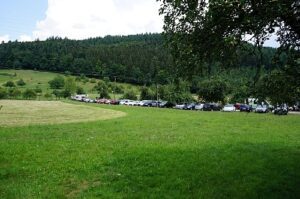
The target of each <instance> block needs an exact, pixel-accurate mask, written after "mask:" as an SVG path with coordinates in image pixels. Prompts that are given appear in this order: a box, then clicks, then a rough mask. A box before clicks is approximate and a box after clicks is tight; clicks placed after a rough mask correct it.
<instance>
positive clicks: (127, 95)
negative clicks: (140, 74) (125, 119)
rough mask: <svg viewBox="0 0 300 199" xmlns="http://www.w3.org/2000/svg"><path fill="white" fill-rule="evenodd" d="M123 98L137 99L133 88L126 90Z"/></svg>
mask: <svg viewBox="0 0 300 199" xmlns="http://www.w3.org/2000/svg"><path fill="white" fill-rule="evenodd" d="M122 98H123V99H131V100H137V96H136V93H135V91H134V90H133V89H129V90H126V91H125V92H124V95H123V96H122Z"/></svg>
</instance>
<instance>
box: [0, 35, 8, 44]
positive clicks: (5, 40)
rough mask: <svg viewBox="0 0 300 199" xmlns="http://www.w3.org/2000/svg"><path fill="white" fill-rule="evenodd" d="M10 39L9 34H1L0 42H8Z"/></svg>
mask: <svg viewBox="0 0 300 199" xmlns="http://www.w3.org/2000/svg"><path fill="white" fill-rule="evenodd" d="M9 40H10V36H9V35H0V43H2V42H8V41H9Z"/></svg>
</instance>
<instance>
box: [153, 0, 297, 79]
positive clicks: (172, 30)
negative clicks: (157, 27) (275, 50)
mask: <svg viewBox="0 0 300 199" xmlns="http://www.w3.org/2000/svg"><path fill="white" fill-rule="evenodd" d="M159 1H160V2H162V4H161V9H160V14H162V15H163V16H164V31H165V37H166V40H167V43H168V45H169V47H170V48H171V52H172V55H173V57H174V59H175V63H176V66H177V67H176V70H174V72H177V73H179V74H183V75H189V76H191V75H194V74H199V73H200V74H208V75H210V73H211V70H212V69H213V66H214V65H215V64H216V62H220V63H222V66H223V67H228V66H234V65H236V64H237V60H238V58H239V56H238V54H239V53H240V52H241V51H244V50H246V48H245V47H247V45H246V46H245V42H244V41H243V39H244V37H245V35H253V37H252V41H253V43H254V45H255V47H257V48H254V50H253V48H248V50H249V51H248V54H249V53H252V55H254V56H255V57H256V59H257V60H256V61H255V62H256V64H254V66H255V65H256V66H257V71H258V72H257V74H259V72H260V69H261V67H262V65H263V62H264V60H263V59H262V56H261V55H262V46H263V44H264V42H265V41H266V40H267V39H268V38H269V37H271V35H273V34H274V33H276V35H278V36H279V42H280V44H281V47H282V49H283V48H286V49H287V50H289V49H292V48H294V49H297V48H298V49H299V38H300V32H299V26H298V24H299V20H298V19H297V17H298V15H299V11H298V10H299V5H298V4H297V3H296V2H295V1H294V0H288V1H286V0H278V1H273V0H265V1H236V0H229V1H220V0H210V1H205V0H201V1H186V0H178V1H170V0H159ZM246 52H247V50H246ZM264 58H265V57H264ZM267 59H269V57H268V58H267ZM271 59H272V58H271Z"/></svg>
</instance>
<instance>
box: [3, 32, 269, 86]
mask: <svg viewBox="0 0 300 199" xmlns="http://www.w3.org/2000/svg"><path fill="white" fill-rule="evenodd" d="M250 46H251V45H250ZM263 54H264V56H263V57H264V59H263V65H264V66H265V68H266V69H268V68H271V67H272V64H271V63H272V61H271V60H272V57H273V56H274V54H275V50H274V49H272V48H265V49H264V50H263ZM256 63H257V60H256V58H255V56H253V55H250V54H249V53H246V52H239V56H238V60H237V62H236V65H235V67H236V68H240V67H254V66H256ZM173 66H174V63H173V61H172V56H171V54H170V52H169V50H168V49H167V48H166V47H165V45H164V40H163V36H162V35H161V34H141V35H130V36H106V37H104V38H101V37H99V38H90V39H86V40H78V41H76V40H69V39H67V38H65V39H62V38H58V37H52V38H49V39H47V40H46V41H34V42H25V43H24V42H17V41H15V42H9V43H2V44H0V68H6V69H30V70H40V71H53V72H66V71H69V72H71V73H72V74H74V75H80V74H85V75H87V76H90V77H101V78H103V77H109V78H110V79H111V80H113V79H114V77H115V76H116V77H117V78H118V80H119V81H122V82H128V83H135V84H148V85H150V84H153V83H160V84H164V83H167V82H170V81H172V79H173V78H174V68H173ZM223 68H226V66H224V67H223ZM216 73H217V72H216ZM199 75H200V74H198V76H199Z"/></svg>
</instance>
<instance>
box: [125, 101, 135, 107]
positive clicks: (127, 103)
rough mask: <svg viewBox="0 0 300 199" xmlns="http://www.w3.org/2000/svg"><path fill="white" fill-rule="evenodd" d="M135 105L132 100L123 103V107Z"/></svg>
mask: <svg viewBox="0 0 300 199" xmlns="http://www.w3.org/2000/svg"><path fill="white" fill-rule="evenodd" d="M134 104H135V101H133V100H127V102H125V103H124V105H127V106H134Z"/></svg>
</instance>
